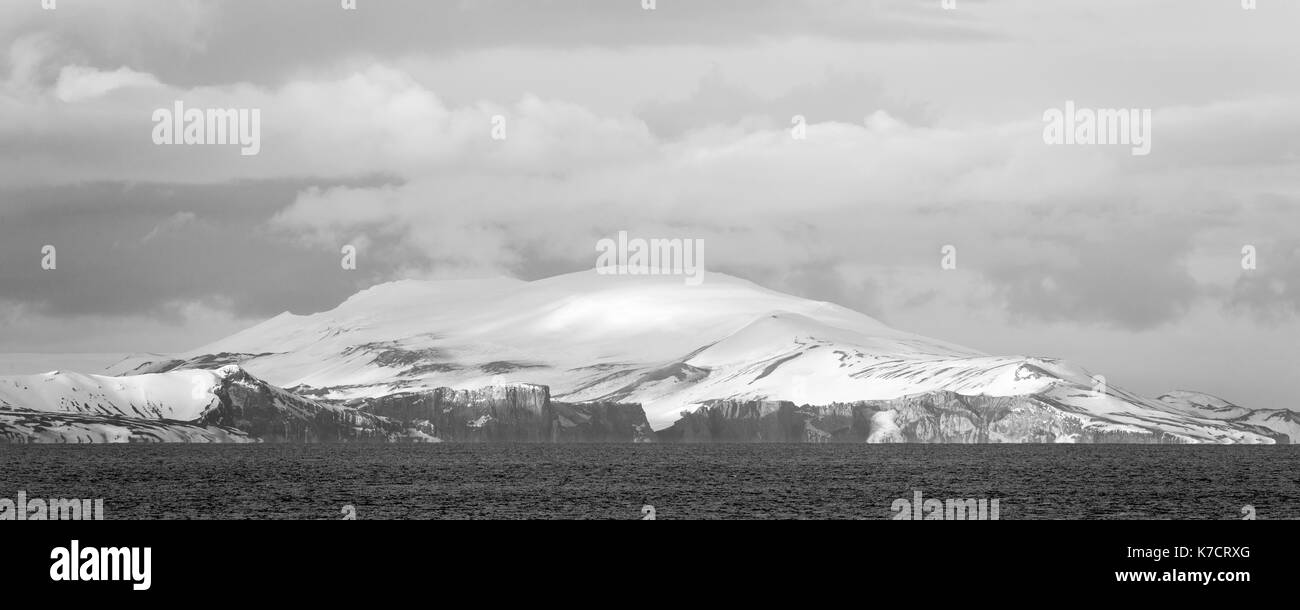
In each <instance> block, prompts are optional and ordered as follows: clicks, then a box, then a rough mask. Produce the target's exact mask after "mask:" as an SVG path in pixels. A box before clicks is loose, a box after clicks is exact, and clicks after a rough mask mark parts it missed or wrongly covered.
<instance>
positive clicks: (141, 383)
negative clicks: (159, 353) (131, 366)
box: [0, 370, 222, 421]
mask: <svg viewBox="0 0 1300 610" xmlns="http://www.w3.org/2000/svg"><path fill="white" fill-rule="evenodd" d="M221 380H222V375H221V373H220V372H218V371H203V370H187V371H177V372H175V373H168V374H161V375H138V376H134V377H105V376H101V375H82V374H80V373H64V372H60V371H51V372H48V373H45V374H41V375H17V376H9V377H0V408H23V409H30V410H35V411H44V412H48V413H81V414H87V415H114V416H122V417H135V418H143V419H170V420H177V421H193V420H197V419H199V418H200V417H201V416H202V415H203V413H204V412H205V411H207V410H208V409H210V408H212V407H214V406H216V405H217V404H218V402H219V401H218V399H217V395H216V391H217V389H218V388H220V387H221Z"/></svg>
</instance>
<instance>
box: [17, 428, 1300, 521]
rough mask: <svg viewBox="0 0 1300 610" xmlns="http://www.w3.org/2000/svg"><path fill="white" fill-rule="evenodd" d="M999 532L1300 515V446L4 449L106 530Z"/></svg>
mask: <svg viewBox="0 0 1300 610" xmlns="http://www.w3.org/2000/svg"><path fill="white" fill-rule="evenodd" d="M917 490H920V491H921V492H922V494H923V496H924V497H925V498H939V499H947V498H977V499H979V498H985V499H992V498H998V499H999V505H1000V509H1001V518H1002V519H1240V518H1241V517H1242V516H1243V513H1242V507H1243V506H1245V505H1251V506H1253V507H1254V509H1255V514H1256V515H1257V518H1259V519H1297V518H1300V447H1297V446H1208V447H1207V446H1199V447H1198V446H1157V445H1064V446H1063V445H740V444H734V445H487V444H443V445H296V446H293V445H262V446H234V445H222V446H194V445H152V446H149V445H97V446H3V445H0V498H9V499H15V498H16V497H17V493H18V491H25V492H27V495H28V497H47V498H48V497H53V498H103V499H104V504H105V513H106V517H107V518H109V519H338V518H341V517H342V516H343V512H342V511H343V507H344V506H345V505H350V506H352V507H354V509H355V514H356V517H357V518H359V519H477V518H496V519H639V518H641V517H642V507H643V506H644V505H651V506H653V507H654V513H655V517H656V518H658V519H688V518H689V519H824V518H830V519H888V518H891V517H892V516H893V514H894V513H893V511H892V510H891V508H890V507H891V504H892V503H893V501H894V500H895V499H897V498H905V499H909V500H910V499H912V498H913V493H914V492H915V491H917Z"/></svg>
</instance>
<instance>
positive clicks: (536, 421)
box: [348, 384, 653, 442]
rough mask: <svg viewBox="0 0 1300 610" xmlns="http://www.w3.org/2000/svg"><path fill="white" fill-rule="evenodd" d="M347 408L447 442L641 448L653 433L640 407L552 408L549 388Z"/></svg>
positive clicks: (411, 395) (376, 401)
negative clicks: (618, 444) (640, 443)
mask: <svg viewBox="0 0 1300 610" xmlns="http://www.w3.org/2000/svg"><path fill="white" fill-rule="evenodd" d="M348 406H352V407H355V408H357V409H358V410H359V411H361V412H365V413H370V414H374V415H377V416H381V417H384V418H388V419H391V420H394V421H397V422H401V423H402V424H404V425H407V426H416V427H419V428H420V429H421V430H424V431H426V432H427V433H428V434H431V435H433V436H436V437H438V438H440V439H442V440H444V441H462V442H465V441H468V442H477V441H514V442H638V441H648V440H652V438H653V432H652V431H651V429H650V424H649V422H647V421H646V416H645V412H644V411H643V410H642V409H641V406H640V405H635V404H622V403H580V404H570V403H559V402H552V401H551V396H550V389H549V388H547V387H546V386H540V385H531V384H513V385H506V386H489V387H486V388H480V389H477V390H453V389H450V388H437V389H434V390H428V391H421V392H402V393H398V394H390V395H388V396H383V397H379V398H368V399H362V400H359V401H352V402H350V403H349V405H348Z"/></svg>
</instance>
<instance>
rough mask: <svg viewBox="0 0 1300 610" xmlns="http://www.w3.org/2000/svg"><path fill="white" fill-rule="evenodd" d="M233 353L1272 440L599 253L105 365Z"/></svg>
mask: <svg viewBox="0 0 1300 610" xmlns="http://www.w3.org/2000/svg"><path fill="white" fill-rule="evenodd" d="M231 362H238V363H239V364H240V365H241V366H243V367H244V368H245V369H247V370H248V371H249V372H251V373H253V374H255V375H257V376H259V377H261V378H263V379H266V380H267V381H269V382H270V383H273V384H275V385H278V386H281V387H285V388H290V389H294V390H296V391H299V392H306V393H309V394H310V395H312V396H318V397H323V398H327V399H331V400H350V399H358V398H374V397H379V396H385V395H389V394H392V393H395V392H401V391H413V390H426V389H432V388H436V387H441V386H447V387H457V388H478V387H483V386H487V385H500V384H503V383H516V382H522V383H533V384H541V385H546V386H549V387H550V388H551V391H552V394H553V395H554V396H556V397H557V398H558V399H561V400H565V401H569V402H584V401H596V400H600V401H622V402H639V403H642V404H643V405H644V406H645V410H646V414H647V416H648V418H649V420H650V422H651V424H653V425H654V426H655V428H656V429H662V428H664V427H666V426H669V425H671V424H672V423H673V422H674V421H675V420H677V418H678V417H679V414H680V413H681V411H683V410H690V409H694V408H697V407H699V406H700V405H703V404H707V403H708V402H710V401H717V400H789V401H793V402H795V403H796V404H829V403H834V402H851V401H863V400H889V399H897V398H902V397H907V396H914V395H918V394H925V393H930V392H951V393H955V394H960V395H970V396H995V397H997V396H1031V395H1032V396H1036V397H1040V398H1041V399H1042V400H1043V401H1045V404H1051V405H1053V408H1055V409H1057V410H1059V411H1061V412H1062V413H1067V414H1069V417H1072V418H1075V419H1077V420H1079V421H1080V422H1084V423H1086V424H1087V425H1088V426H1092V427H1095V428H1098V429H1107V430H1109V429H1114V430H1119V431H1134V432H1160V433H1164V434H1168V435H1171V436H1174V437H1176V438H1179V439H1183V440H1186V441H1191V442H1272V439H1271V438H1269V437H1268V435H1270V434H1271V432H1270V430H1272V428H1271V427H1269V426H1267V425H1266V424H1265V423H1260V424H1258V425H1255V424H1246V423H1244V420H1243V422H1236V421H1225V420H1224V418H1221V417H1217V416H1215V415H1214V414H1213V413H1207V412H1203V411H1202V410H1189V409H1187V408H1182V407H1180V406H1179V405H1175V404H1171V403H1169V402H1167V401H1161V400H1152V399H1147V398H1143V397H1140V396H1136V395H1133V394H1131V393H1128V392H1125V391H1124V390H1122V389H1119V388H1114V387H1110V388H1106V389H1105V391H1104V392H1096V391H1094V388H1093V383H1092V378H1091V376H1090V375H1089V373H1088V372H1087V371H1086V370H1084V369H1083V368H1081V367H1078V366H1076V365H1073V364H1070V363H1066V362H1062V361H1059V360H1053V359H1045V358H1026V357H1020V356H1014V357H1003V356H991V355H987V354H983V353H980V352H978V351H976V350H972V349H969V348H964V347H961V346H957V345H953V344H950V343H946V342H943V341H939V340H935V339H930V338H926V337H922V336H918V335H914V334H911V333H907V332H903V331H899V330H895V329H893V328H890V327H888V326H886V325H884V324H882V323H881V322H879V321H877V320H875V319H873V318H871V317H869V316H865V315H863V314H860V313H857V312H854V311H852V310H849V309H846V308H844V307H840V306H837V305H834V304H830V303H824V302H816V301H809V300H806V299H801V298H798V297H794V296H791V295H786V294H782V293H778V292H775V291H771V290H767V289H765V288H762V287H760V286H757V285H755V284H753V283H751V282H747V281H744V280H740V279H737V278H734V277H730V276H727V275H724V274H720V273H711V274H709V275H708V276H707V280H706V281H705V283H704V284H703V285H700V286H687V285H684V284H683V282H681V281H680V278H673V277H660V276H627V275H599V274H597V273H595V272H594V271H587V272H579V273H573V274H568V275H562V276H557V277H553V278H548V279H544V280H539V281H534V282H522V281H519V280H513V279H505V278H499V279H490V280H459V281H441V282H423V281H401V282H394V283H389V284H383V285H379V286H376V287H374V288H371V289H369V290H365V291H362V292H360V293H358V294H356V295H354V296H353V297H351V298H349V299H348V300H347V301H346V302H344V303H343V304H341V305H340V306H339V307H337V308H335V309H333V310H331V311H328V312H323V313H319V314H314V315H308V316H296V315H291V314H288V313H286V314H281V315H280V316H277V317H275V318H273V319H271V320H268V321H267V322H265V323H263V324H259V325H257V326H255V327H253V328H250V329H248V330H246V331H243V332H241V333H238V334H236V335H234V336H231V337H229V338H227V339H223V340H221V341H218V342H216V343H214V344H211V345H208V346H205V347H203V348H200V349H198V350H195V351H193V352H190V353H186V354H180V355H177V356H175V357H174V358H173V359H170V360H163V359H157V358H153V357H145V358H135V359H128V360H127V361H124V362H122V363H119V364H118V365H117V366H116V367H115V369H114V370H116V371H117V372H118V373H120V374H136V373H141V372H149V371H156V370H157V371H161V370H174V369H184V368H187V367H199V368H202V367H207V366H212V365H213V364H214V363H216V364H226V363H231Z"/></svg>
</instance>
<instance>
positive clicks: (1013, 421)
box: [659, 392, 1179, 443]
mask: <svg viewBox="0 0 1300 610" xmlns="http://www.w3.org/2000/svg"><path fill="white" fill-rule="evenodd" d="M1088 423H1089V422H1088V421H1087V419H1086V418H1085V417H1079V416H1076V415H1074V414H1071V413H1069V412H1066V411H1063V410H1061V409H1059V408H1056V407H1055V406H1053V405H1051V404H1049V403H1047V402H1045V401H1043V400H1042V399H1040V398H1038V397H1035V396H1006V397H1001V396H965V395H960V394H954V393H952V392H932V393H928V394H918V395H915V396H907V397H903V398H898V399H893V400H872V401H858V402H852V403H839V404H832V405H826V406H813V405H804V406H796V405H795V404H793V403H790V402H784V401H780V402H777V401H748V402H738V401H718V402H714V403H711V404H709V405H706V406H705V407H704V408H701V409H699V410H697V411H695V412H693V413H685V414H683V416H682V418H681V419H680V420H678V421H677V423H675V424H673V425H672V426H671V427H670V428H668V429H666V430H663V431H660V433H659V439H660V440H663V441H668V442H718V441H722V442H781V443H804V442H811V443H818V442H843V443H863V442H866V443H1058V442H1075V443H1125V442H1133V443H1176V442H1179V441H1178V439H1176V438H1175V437H1172V436H1169V435H1166V434H1162V433H1158V432H1148V431H1144V430H1131V429H1121V428H1113V427H1103V426H1089V425H1088Z"/></svg>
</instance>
